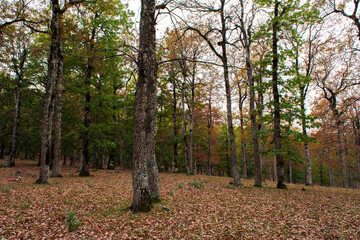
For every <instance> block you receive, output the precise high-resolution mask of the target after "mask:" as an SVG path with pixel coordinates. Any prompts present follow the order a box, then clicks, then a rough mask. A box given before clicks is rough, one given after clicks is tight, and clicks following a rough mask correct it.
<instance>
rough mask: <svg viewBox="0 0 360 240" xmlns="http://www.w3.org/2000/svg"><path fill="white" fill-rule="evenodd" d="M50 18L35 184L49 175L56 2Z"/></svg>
mask: <svg viewBox="0 0 360 240" xmlns="http://www.w3.org/2000/svg"><path fill="white" fill-rule="evenodd" d="M51 3H52V18H51V26H50V28H51V45H50V56H49V60H48V79H47V83H46V88H45V99H44V105H43V112H42V122H41V153H40V154H41V159H40V173H39V179H38V180H37V181H36V183H47V182H48V174H49V165H46V155H47V153H48V151H49V135H50V133H51V125H52V124H51V122H52V109H51V108H52V106H51V105H52V104H51V102H53V99H52V98H53V91H54V85H55V82H56V77H57V59H58V56H57V54H58V48H59V41H60V38H59V36H60V32H59V28H60V26H59V24H60V19H59V15H60V7H59V2H58V0H52V1H51Z"/></svg>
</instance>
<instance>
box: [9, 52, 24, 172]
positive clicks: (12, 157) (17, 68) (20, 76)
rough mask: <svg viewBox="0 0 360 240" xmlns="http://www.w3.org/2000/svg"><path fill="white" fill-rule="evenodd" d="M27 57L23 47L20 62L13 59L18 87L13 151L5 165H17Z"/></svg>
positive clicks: (12, 141) (12, 143)
mask: <svg viewBox="0 0 360 240" xmlns="http://www.w3.org/2000/svg"><path fill="white" fill-rule="evenodd" d="M26 57H27V50H26V49H23V51H22V53H21V56H20V59H19V63H17V61H16V60H13V66H14V68H15V71H16V78H17V82H16V87H15V91H14V102H15V113H14V124H13V131H12V137H11V151H10V153H9V155H8V156H7V158H6V161H5V167H12V166H15V157H16V150H17V139H18V131H19V126H20V106H21V85H22V82H23V77H24V76H23V68H24V64H25V61H26Z"/></svg>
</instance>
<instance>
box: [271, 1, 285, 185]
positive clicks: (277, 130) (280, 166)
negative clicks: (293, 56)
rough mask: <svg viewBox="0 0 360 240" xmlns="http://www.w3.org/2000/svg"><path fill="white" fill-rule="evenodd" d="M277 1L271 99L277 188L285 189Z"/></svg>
mask: <svg viewBox="0 0 360 240" xmlns="http://www.w3.org/2000/svg"><path fill="white" fill-rule="evenodd" d="M279 5H280V3H279V1H278V0H276V1H275V11H274V12H275V16H274V19H273V24H272V41H273V42H272V54H273V60H272V81H273V97H274V145H275V152H276V154H275V156H276V170H277V188H286V185H285V174H284V160H283V156H282V153H281V149H282V148H281V116H280V111H281V109H280V94H279V89H278V68H279V66H278V65H279V56H278V36H277V34H278V30H279V22H278V21H279V19H278V18H279Z"/></svg>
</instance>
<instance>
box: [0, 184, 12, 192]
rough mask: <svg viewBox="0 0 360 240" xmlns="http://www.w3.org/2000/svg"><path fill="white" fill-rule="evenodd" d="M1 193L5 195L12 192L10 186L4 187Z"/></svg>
mask: <svg viewBox="0 0 360 240" xmlns="http://www.w3.org/2000/svg"><path fill="white" fill-rule="evenodd" d="M1 191H2V192H4V193H7V192H9V191H10V188H9V187H8V186H3V187H2V188H1Z"/></svg>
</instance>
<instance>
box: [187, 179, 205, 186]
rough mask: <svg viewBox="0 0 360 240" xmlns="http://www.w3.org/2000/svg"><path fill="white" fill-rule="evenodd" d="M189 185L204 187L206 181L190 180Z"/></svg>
mask: <svg viewBox="0 0 360 240" xmlns="http://www.w3.org/2000/svg"><path fill="white" fill-rule="evenodd" d="M189 185H191V186H193V187H194V188H203V187H204V183H203V182H198V181H197V180H196V179H195V180H194V181H193V182H190V183H189Z"/></svg>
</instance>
